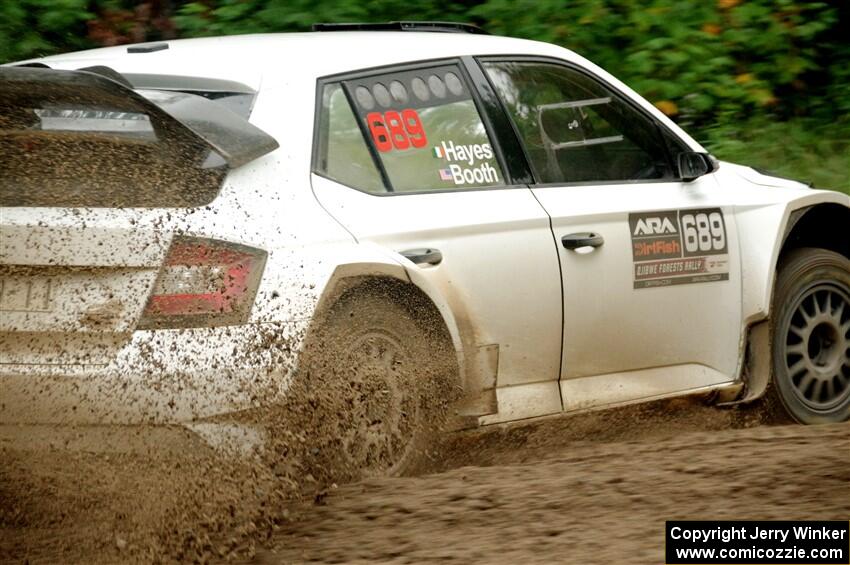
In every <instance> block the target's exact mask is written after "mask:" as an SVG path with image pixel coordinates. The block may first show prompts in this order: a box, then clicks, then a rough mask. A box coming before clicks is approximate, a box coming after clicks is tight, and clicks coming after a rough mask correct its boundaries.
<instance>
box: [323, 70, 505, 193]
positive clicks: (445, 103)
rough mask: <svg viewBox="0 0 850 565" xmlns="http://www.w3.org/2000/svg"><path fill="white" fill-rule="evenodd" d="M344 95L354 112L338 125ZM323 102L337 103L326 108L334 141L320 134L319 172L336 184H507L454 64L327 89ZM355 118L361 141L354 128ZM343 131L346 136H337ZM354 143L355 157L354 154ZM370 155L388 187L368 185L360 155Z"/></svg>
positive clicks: (415, 187)
mask: <svg viewBox="0 0 850 565" xmlns="http://www.w3.org/2000/svg"><path fill="white" fill-rule="evenodd" d="M345 91H347V94H348V98H349V99H350V100H351V101H352V104H353V108H352V107H350V106H349V107H348V110H347V111H346V112H345V114H346V116H347V118H346V119H345V120H344V121H340V120H336V121H335V120H334V118H333V113H334V109H335V102H333V99H334V97H335V96H337V93H338V94H340V95H342V96H341V99H342V98H345V94H346V92H345ZM329 92H330V94H328V93H329ZM323 98H325V99H331V100H332V103H331V104H329V105H326V106H325V107H324V108H323V115H327V116H328V118H327V119H325V118H323V119H321V120H320V128H323V129H324V131H326V133H325V134H324V136H325V137H326V138H327V139H328V140H329V142H328V143H323V141H322V139H323V138H322V136H320V139H319V158H318V164H317V169H318V170H319V172H322V173H324V174H326V175H327V176H329V177H331V178H333V179H336V180H339V181H340V182H343V183H345V184H348V185H349V186H354V187H356V188H360V189H362V190H366V191H369V192H385V191H389V192H397V193H403V192H421V191H429V190H446V189H450V190H457V189H468V188H484V187H497V186H504V184H505V182H504V174H503V172H502V168H501V166H500V164H499V162H498V160H497V158H496V154H495V151H494V149H493V145H492V143H491V141H490V137H489V135H488V132H487V129H486V127H485V125H484V122H483V120H482V118H481V115H480V114H479V112H478V108H477V106H476V104H475V100H474V98H473V96H472V92H471V91H470V87H469V85H468V84H467V82H466V81H465V79H464V78H463V74H462V73H461V72H460V69H459V68H458V67H457V66H456V65H438V66H434V67H428V68H420V69H411V70H402V71H396V72H392V73H384V74H378V75H370V76H363V77H358V78H353V79H347V80H343V81H342V82H341V83H338V84H331V85H329V86H326V87H325V94H324V96H323ZM346 105H347V104H346ZM339 111H340V112H342V110H339ZM352 111H353V114H352ZM352 116H353V120H354V123H355V124H356V127H359V133H360V137H359V139H355V138H356V136H354V135H353V134H352V133H351V132H350V131H349V129H350V128H351V127H352V119H351V117H352ZM325 122H326V123H327V125H322V124H324V123H325ZM358 122H359V123H358ZM342 126H344V127H345V128H346V133H345V134H344V135H342V134H339V133H337V132H335V131H334V130H335V128H339V127H342ZM342 137H344V139H345V144H342V143H340V142H338V143H337V144H336V145H335V144H334V142H333V140H335V139H338V138H342ZM349 143H350V144H351V146H350V147H349V145H348V144H349ZM354 145H357V146H358V147H359V149H357V159H352V158H351V157H350V155H349V153H352V152H354V148H353V147H354ZM343 147H344V149H343ZM370 151H371V156H372V157H373V161H372V163H373V167H374V168H373V169H372V168H370V169H369V170H370V171H373V170H374V171H375V172H376V173H377V180H378V182H380V181H381V178H380V172H379V171H380V169H379V168H382V169H383V172H384V173H385V175H386V180H387V186H386V187H385V186H384V184H383V183H381V184H380V186H378V187H376V186H375V185H374V182H370V183H366V182H364V179H363V177H362V172H363V171H364V170H365V169H366V167H365V165H364V164H363V162H362V159H361V153H363V152H365V153H367V154H369V153H370ZM373 175H374V173H372V172H370V177H369V178H370V179H371V180H374V178H375V177H374V176H373ZM354 179H357V182H354Z"/></svg>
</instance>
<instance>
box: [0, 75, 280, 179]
mask: <svg viewBox="0 0 850 565" xmlns="http://www.w3.org/2000/svg"><path fill="white" fill-rule="evenodd" d="M98 69H100V70H98V71H95V69H92V70H78V71H67V70H58V69H50V68H45V67H29V66H27V67H0V129H2V128H4V127H7V126H5V125H4V123H16V122H20V121H21V120H23V121H24V122H26V120H27V119H28V116H32V117H34V114H33V112H34V110H35V109H39V108H64V109H68V108H71V109H80V110H94V111H106V112H129V113H137V114H139V113H140V114H146V115H147V116H148V117H149V119H150V121H151V124H152V126H153V127H154V129H156V130H157V134H158V135H162V136H166V137H169V136H170V137H175V136H181V135H187V136H190V137H191V138H193V139H195V140H196V141H199V142H201V143H202V144H203V145H205V146H207V147H209V148H210V149H211V150H213V151H214V152H215V153H217V154H218V155H220V156H221V158H222V159H224V161H225V162H226V163H227V165H228V166H229V167H230V168H236V167H240V166H242V165H244V164H246V163H249V162H251V161H253V160H254V159H257V158H259V157H261V156H263V155H265V154H267V153H270V152H271V151H274V150H275V149H277V147H278V146H279V145H278V143H277V141H276V140H275V139H274V138H273V137H271V136H270V135H269V134H267V133H266V132H264V131H263V130H261V129H260V128H258V127H256V126H255V125H253V124H251V123H249V122H248V121H247V120H246V119H244V118H243V117H241V116H239V115H237V114H235V113H234V112H232V111H230V110H228V109H227V108H225V107H223V106H222V105H220V104H218V103H216V102H214V101H212V100H208V99H206V98H204V97H202V96H198V95H195V94H188V93H184V92H166V91H158V92H153V91H151V92H149V94H150V98H146V97H144V96H142V95H141V94H139V93H138V92H136V91H135V90H133V89H132V88H129V87H128V86H127V84H129V83H127V82H126V81H119V80H118V78H119V77H120V75H119V74H118V73H115V75H114V76H111V75H110V74H109V73H104V72H103V71H102V68H98ZM107 70H110V71H111V69H107ZM112 72H113V73H114V71H112Z"/></svg>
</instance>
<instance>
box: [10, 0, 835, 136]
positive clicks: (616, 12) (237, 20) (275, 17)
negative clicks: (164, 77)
mask: <svg viewBox="0 0 850 565" xmlns="http://www.w3.org/2000/svg"><path fill="white" fill-rule="evenodd" d="M399 19H409V20H416V19H418V20H427V19H431V20H455V21H466V22H471V23H476V24H479V25H482V26H483V27H484V28H485V29H487V30H488V31H490V32H491V33H496V34H503V35H510V36H515V37H524V38H529V39H537V40H542V41H549V42H553V43H557V44H560V45H563V46H565V47H568V48H570V49H573V50H574V51H576V52H578V53H580V54H582V55H584V56H586V57H588V58H589V59H591V60H592V61H594V62H595V63H597V64H599V65H600V66H602V67H604V68H606V69H607V70H609V71H610V72H611V73H612V74H614V75H616V76H617V77H618V78H620V79H621V80H623V81H624V82H626V83H627V84H629V85H630V86H632V87H633V88H634V89H635V90H637V91H638V92H640V93H641V94H643V95H644V96H646V97H647V98H648V99H649V100H651V101H652V102H654V103H655V104H656V105H657V106H658V108H660V109H661V110H662V111H663V112H665V113H666V114H668V115H670V116H671V117H673V118H674V119H676V120H677V121H679V122H680V123H683V124H684V125H686V126H690V127H695V128H697V131H700V130H702V129H704V128H707V127H708V126H711V127H712V128H717V127H722V126H724V125H734V124H737V123H739V122H741V121H742V120H749V119H753V118H759V117H761V118H765V119H769V120H776V119H780V120H785V119H791V118H798V117H799V118H814V119H816V120H820V121H821V122H822V123H831V122H836V121H839V122H840V123H844V122H841V120H845V122H846V121H847V120H848V119H850V118H848V114H850V34H848V33H847V30H848V29H850V0H822V1H817V0H816V1H808V0H691V1H683V0H644V1H640V2H638V1H635V0H465V1H464V0H454V1H448V2H447V1H436V0H420V1H419V2H416V3H411V2H409V1H407V0H369V1H364V0H195V1H185V0H144V1H132V0H0V61H11V60H21V59H24V58H27V57H33V56H39V55H44V54H50V53H54V52H59V51H68V50H75V49H82V48H87V47H94V46H98V45H116V44H123V43H131V42H138V41H150V40H157V39H169V38H173V37H196V36H208V35H224V34H239V33H256V32H275V31H305V30H308V29H309V27H310V25H311V24H312V23H314V22H322V21H325V22H340V21H388V20H399ZM807 123H811V122H807ZM848 129H850V126H848Z"/></svg>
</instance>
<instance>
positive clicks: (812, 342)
mask: <svg viewBox="0 0 850 565" xmlns="http://www.w3.org/2000/svg"><path fill="white" fill-rule="evenodd" d="M773 300H774V303H773V306H774V309H773V311H774V317H773V320H774V322H773V336H772V350H773V353H772V357H773V383H772V384H773V386H772V387H771V389H772V394H773V396H774V397H776V398H777V399H778V400H779V401H780V402H781V404H782V406H783V407H784V408H785V410H786V411H787V413H788V414H789V415H790V416H791V417H792V418H794V419H795V420H797V421H798V422H801V423H804V424H822V423H832V422H842V421H844V420H847V419H848V418H850V260H848V259H847V258H846V257H843V256H841V255H839V254H838V253H834V252H832V251H828V250H825V249H813V248H804V249H796V250H794V251H792V252H790V253H789V254H788V255H787V256H786V257H785V258H784V259H783V261H782V264H781V266H780V270H779V272H778V274H777V280H776V287H775V290H774V299H773Z"/></svg>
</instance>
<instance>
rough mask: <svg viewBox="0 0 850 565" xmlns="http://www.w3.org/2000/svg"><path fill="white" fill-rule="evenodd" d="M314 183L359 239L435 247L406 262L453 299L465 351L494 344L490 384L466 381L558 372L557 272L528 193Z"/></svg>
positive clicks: (482, 386)
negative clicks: (430, 255)
mask: <svg viewBox="0 0 850 565" xmlns="http://www.w3.org/2000/svg"><path fill="white" fill-rule="evenodd" d="M313 190H314V191H315V192H316V196H317V198H318V199H319V201H320V202H321V203H322V204H323V205H324V207H325V209H327V210H328V212H329V213H330V214H332V215H333V216H334V217H336V218H337V219H338V220H340V222H342V223H343V224H344V225H345V226H346V227H347V228H349V229H350V230H351V232H352V233H353V234H354V236H355V237H356V238H357V239H358V241H371V242H373V243H375V244H377V245H380V246H382V247H385V248H387V249H390V250H394V251H397V252H401V251H404V250H411V249H421V248H433V249H438V250H440V251H441V252H442V253H443V255H444V257H445V259H444V260H443V261H442V262H441V263H440V264H439V265H414V264H413V263H411V262H409V261H406V260H405V265H406V267H407V268H408V270H409V271H415V272H417V273H418V275H419V276H420V277H421V278H423V279H426V280H428V281H429V283H430V284H431V285H432V286H434V287H435V288H438V289H439V291H440V294H441V295H442V296H444V297H445V298H446V299H447V300H448V301H449V302H450V303H451V304H452V311H453V312H454V317H455V319H456V320H460V322H459V324H460V327H461V332H462V339H463V343H464V349H465V350H467V351H476V350H477V349H478V348H479V347H482V346H487V345H490V344H496V345H498V347H499V357H498V359H499V363H498V373H497V376H496V380H495V382H487V378H486V376H485V375H480V376H478V378H476V385H475V386H473V385H472V383H468V385H469V388H471V389H474V390H486V389H492V388H493V387H494V386H498V387H504V386H515V385H519V384H525V383H529V382H539V381H552V380H556V379H557V375H558V371H559V366H560V359H559V357H560V336H561V311H560V308H558V307H557V306H558V304H559V301H560V293H561V286H560V284H559V281H558V278H559V276H560V275H559V269H558V264H557V261H553V260H552V258H553V254H554V251H553V248H554V242H553V240H552V232H551V230H550V228H549V217H548V216H547V215H546V213H545V212H544V211H543V209H542V208H541V207H540V204H539V203H538V202H537V201H536V200H535V198H534V196H533V195H532V194H531V191H529V190H528V189H527V188H515V189H510V188H509V189H500V190H473V191H458V192H444V193H434V194H406V195H397V196H373V195H369V194H366V193H363V192H360V191H357V190H352V189H350V188H348V187H345V186H343V185H340V184H338V183H335V182H333V181H330V180H328V179H325V178H323V177H320V176H318V175H314V176H313ZM553 305H554V306H553ZM468 377H469V378H470V379H471V378H474V377H472V376H470V375H468ZM491 378H492V376H491Z"/></svg>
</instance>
